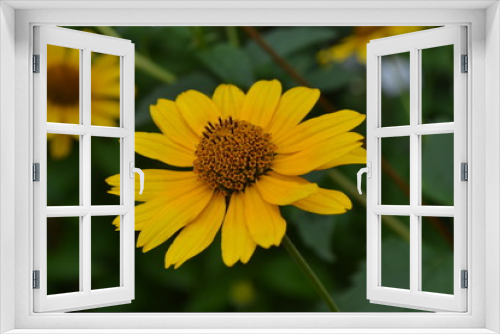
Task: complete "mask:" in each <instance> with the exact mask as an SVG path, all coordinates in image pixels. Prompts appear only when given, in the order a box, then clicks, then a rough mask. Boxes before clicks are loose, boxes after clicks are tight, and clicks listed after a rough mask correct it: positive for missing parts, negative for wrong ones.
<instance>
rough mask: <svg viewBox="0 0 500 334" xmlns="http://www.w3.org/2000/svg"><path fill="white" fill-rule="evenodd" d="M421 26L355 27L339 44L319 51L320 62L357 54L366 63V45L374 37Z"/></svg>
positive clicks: (403, 32) (402, 32) (359, 59)
mask: <svg viewBox="0 0 500 334" xmlns="http://www.w3.org/2000/svg"><path fill="white" fill-rule="evenodd" d="M422 29H423V28H421V27H354V32H353V34H352V35H350V36H347V37H345V38H344V39H342V40H341V41H340V42H339V43H338V44H336V45H334V46H332V47H330V48H328V49H325V50H321V51H320V52H318V56H317V58H318V62H319V63H320V64H322V65H326V64H329V63H332V62H342V61H344V60H346V59H347V58H348V57H350V56H352V55H355V56H356V58H357V60H358V62H360V63H363V64H364V63H366V45H367V44H368V43H369V42H370V41H371V40H373V39H377V38H383V37H389V36H394V35H400V34H406V33H410V32H414V31H418V30H422Z"/></svg>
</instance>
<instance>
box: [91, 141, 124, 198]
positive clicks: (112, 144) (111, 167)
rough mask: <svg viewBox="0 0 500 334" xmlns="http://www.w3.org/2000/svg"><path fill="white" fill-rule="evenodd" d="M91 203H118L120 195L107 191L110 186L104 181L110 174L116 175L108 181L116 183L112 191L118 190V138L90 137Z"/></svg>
mask: <svg viewBox="0 0 500 334" xmlns="http://www.w3.org/2000/svg"><path fill="white" fill-rule="evenodd" d="M91 160H92V187H91V189H92V195H91V196H92V205H119V204H120V196H119V195H114V194H110V193H108V191H110V189H112V188H111V186H110V185H109V184H108V182H106V179H107V178H109V177H110V176H113V175H116V177H114V178H113V180H108V181H109V182H111V183H113V185H116V187H114V188H115V189H114V191H118V192H119V189H120V188H119V184H120V140H119V139H118V138H107V137H92V138H91Z"/></svg>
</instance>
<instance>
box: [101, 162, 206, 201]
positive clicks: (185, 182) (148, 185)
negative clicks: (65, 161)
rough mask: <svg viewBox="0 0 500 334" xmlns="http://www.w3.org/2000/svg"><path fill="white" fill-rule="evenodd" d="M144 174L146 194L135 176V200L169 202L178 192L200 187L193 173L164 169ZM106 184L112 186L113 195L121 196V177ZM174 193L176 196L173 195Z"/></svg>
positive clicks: (114, 177)
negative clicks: (160, 198) (157, 199)
mask: <svg viewBox="0 0 500 334" xmlns="http://www.w3.org/2000/svg"><path fill="white" fill-rule="evenodd" d="M142 171H143V172H144V192H143V193H142V195H141V194H139V191H140V182H139V181H140V178H139V175H137V174H136V175H135V200H136V201H149V200H151V199H155V198H158V197H163V198H164V199H165V200H168V199H169V198H171V197H175V196H177V194H178V191H180V190H181V189H182V191H189V190H191V189H194V188H196V187H197V186H198V177H197V176H196V175H195V174H194V173H193V172H188V171H183V172H179V171H171V170H164V169H143V170H142ZM106 182H107V183H108V184H109V185H110V186H112V189H111V190H110V191H109V193H111V194H115V195H119V194H120V175H119V174H116V175H113V176H110V177H108V178H107V179H106ZM172 193H174V195H171V194H172Z"/></svg>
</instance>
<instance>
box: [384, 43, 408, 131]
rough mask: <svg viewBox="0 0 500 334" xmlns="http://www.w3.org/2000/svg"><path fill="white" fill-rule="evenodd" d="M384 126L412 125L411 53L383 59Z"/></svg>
mask: <svg viewBox="0 0 500 334" xmlns="http://www.w3.org/2000/svg"><path fill="white" fill-rule="evenodd" d="M381 66H382V68H381V81H382V82H381V84H382V92H381V108H382V109H381V110H382V126H398V125H409V124H410V53H409V52H403V53H398V54H393V55H388V56H382V57H381Z"/></svg>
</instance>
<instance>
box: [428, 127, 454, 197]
mask: <svg viewBox="0 0 500 334" xmlns="http://www.w3.org/2000/svg"><path fill="white" fill-rule="evenodd" d="M453 177H454V176H453V134H441V135H428V136H422V192H423V194H424V198H429V199H432V200H434V201H436V202H437V203H436V204H437V205H453Z"/></svg>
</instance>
